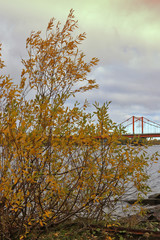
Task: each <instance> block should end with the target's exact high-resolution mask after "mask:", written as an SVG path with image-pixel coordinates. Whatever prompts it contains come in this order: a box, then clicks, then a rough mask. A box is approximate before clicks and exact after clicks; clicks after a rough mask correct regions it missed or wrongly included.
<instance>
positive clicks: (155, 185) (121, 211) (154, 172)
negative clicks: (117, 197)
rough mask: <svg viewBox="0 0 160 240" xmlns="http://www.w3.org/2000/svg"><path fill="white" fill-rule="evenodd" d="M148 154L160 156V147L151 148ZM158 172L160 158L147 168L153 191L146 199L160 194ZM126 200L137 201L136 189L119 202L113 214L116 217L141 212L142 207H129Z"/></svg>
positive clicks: (129, 191)
mask: <svg viewBox="0 0 160 240" xmlns="http://www.w3.org/2000/svg"><path fill="white" fill-rule="evenodd" d="M146 152H147V154H148V155H149V156H151V155H152V154H154V153H155V152H157V153H158V154H159V155H160V145H154V146H150V147H148V148H147V149H146ZM149 162H150V161H149ZM158 171H160V156H159V157H158V161H157V162H153V163H151V164H149V166H148V168H147V173H148V175H149V176H150V178H149V180H148V182H147V184H148V186H149V187H150V189H151V191H150V192H148V194H147V196H145V198H147V197H148V196H149V195H151V194H154V193H160V172H158ZM126 199H137V192H136V191H135V189H134V187H131V188H130V189H129V190H127V192H126V194H125V196H124V198H123V200H122V201H120V202H118V204H117V207H116V210H115V211H114V214H113V215H115V217H117V216H121V217H122V216H129V215H133V214H135V213H136V212H139V210H140V208H141V207H140V206H139V205H136V206H132V205H128V204H127V203H126V202H125V201H124V200H126ZM126 206H128V207H127V208H126ZM126 209H127V211H126Z"/></svg>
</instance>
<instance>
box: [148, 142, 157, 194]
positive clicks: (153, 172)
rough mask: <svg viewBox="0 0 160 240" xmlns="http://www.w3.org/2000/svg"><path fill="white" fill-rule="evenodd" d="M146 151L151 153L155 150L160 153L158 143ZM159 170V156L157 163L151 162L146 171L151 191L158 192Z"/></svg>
mask: <svg viewBox="0 0 160 240" xmlns="http://www.w3.org/2000/svg"><path fill="white" fill-rule="evenodd" d="M147 152H148V153H149V154H150V155H152V154H154V153H155V152H158V153H159V154H160V145H154V146H151V147H149V148H148V149H147ZM159 170H160V157H159V160H158V162H157V163H153V164H152V165H151V166H149V168H148V173H149V176H150V179H149V181H148V185H149V187H150V188H151V189H152V192H153V193H160V173H158V171H159Z"/></svg>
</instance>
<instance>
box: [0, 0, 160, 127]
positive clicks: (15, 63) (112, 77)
mask: <svg viewBox="0 0 160 240" xmlns="http://www.w3.org/2000/svg"><path fill="white" fill-rule="evenodd" d="M71 8H73V9H74V10H75V16H76V19H77V20H78V22H79V31H80V32H84V31H85V32H86V33H87V39H86V40H85V41H84V42H83V46H82V49H83V50H84V52H85V53H86V55H87V58H88V59H89V58H91V57H98V58H99V59H100V62H99V65H98V66H97V67H96V68H95V69H94V71H93V72H92V77H93V78H95V79H96V80H97V83H98V84H99V89H98V90H94V91H90V92H87V93H85V94H83V95H79V96H78V97H77V99H78V100H79V101H82V99H83V100H84V99H85V98H87V99H88V101H89V102H94V101H99V102H100V103H103V102H104V101H112V103H111V105H110V109H109V113H110V116H111V118H112V119H113V121H115V122H118V123H120V122H122V121H124V120H125V119H127V118H128V117H130V116H132V115H135V116H145V117H147V118H149V119H151V120H153V121H157V122H159V123H160V0H98V1H97V0H96V1H94V0H27V1H26V0H14V1H13V0H0V42H1V43H2V49H3V52H2V53H3V59H4V60H5V64H6V65H7V72H8V73H10V74H11V76H12V77H13V79H14V81H15V82H19V79H20V70H21V68H22V66H21V58H25V57H26V49H25V41H26V38H27V37H28V36H29V35H30V32H31V30H35V31H37V30H42V31H43V30H44V31H45V28H46V26H47V24H48V22H49V20H50V19H51V18H52V17H55V18H56V19H57V20H60V21H61V22H62V24H63V23H64V21H65V20H66V18H67V15H68V13H69V10H70V9H71Z"/></svg>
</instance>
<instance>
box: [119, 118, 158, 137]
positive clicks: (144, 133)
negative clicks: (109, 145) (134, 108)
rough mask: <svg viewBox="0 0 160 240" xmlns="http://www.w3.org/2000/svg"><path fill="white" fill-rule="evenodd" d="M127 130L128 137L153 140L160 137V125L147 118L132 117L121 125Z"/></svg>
mask: <svg viewBox="0 0 160 240" xmlns="http://www.w3.org/2000/svg"><path fill="white" fill-rule="evenodd" d="M120 126H121V127H124V128H125V131H126V133H125V134H124V135H125V136H126V137H129V138H133V137H143V138H152V137H160V123H156V122H154V121H152V120H149V119H147V118H145V117H136V116H132V117H130V118H128V119H127V120H125V121H123V122H122V123H121V124H120Z"/></svg>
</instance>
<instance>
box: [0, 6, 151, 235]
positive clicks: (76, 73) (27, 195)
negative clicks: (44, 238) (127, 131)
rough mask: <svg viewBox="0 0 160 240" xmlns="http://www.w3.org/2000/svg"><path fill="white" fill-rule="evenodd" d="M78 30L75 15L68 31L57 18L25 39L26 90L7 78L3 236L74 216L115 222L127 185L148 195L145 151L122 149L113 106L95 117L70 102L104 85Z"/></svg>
mask: <svg viewBox="0 0 160 240" xmlns="http://www.w3.org/2000/svg"><path fill="white" fill-rule="evenodd" d="M76 28H77V21H76V20H75V18H74V13H73V10H71V11H70V13H69V15H68V18H67V20H66V23H65V24H64V26H63V27H61V24H60V23H59V22H58V23H56V22H55V20H54V19H51V21H50V22H49V24H48V27H47V30H46V37H45V39H43V38H42V37H41V32H32V33H31V35H30V37H29V38H28V39H27V41H26V49H27V52H28V59H27V60H22V63H23V66H24V68H23V69H22V73H21V82H20V85H15V84H14V83H13V81H12V79H10V77H9V76H7V75H1V76H0V119H1V121H0V236H1V239H25V238H26V237H27V235H28V234H29V233H30V232H33V231H35V230H37V231H39V232H41V231H42V230H45V229H47V228H49V227H50V226H52V227H54V226H56V225H58V224H60V223H63V222H65V221H67V220H69V219H74V220H76V219H78V218H86V219H94V220H96V221H99V220H101V219H105V218H106V219H108V218H109V216H110V214H111V212H112V211H113V210H114V208H115V206H116V203H117V201H118V200H120V199H121V198H122V197H123V196H124V193H125V192H126V190H127V187H131V185H134V187H135V188H136V190H137V192H139V193H143V192H146V190H147V186H146V183H145V182H146V179H147V175H146V173H145V166H147V159H146V157H145V154H144V153H143V154H139V150H137V148H135V147H131V146H129V145H124V146H123V145H120V142H119V139H120V138H121V133H120V131H119V130H118V128H117V126H116V124H114V123H113V122H112V121H111V119H110V118H109V115H108V103H104V104H103V105H102V106H99V104H98V103H95V104H94V107H95V111H94V112H93V113H88V111H87V102H86V101H85V102H84V104H83V105H82V106H81V105H79V104H78V103H77V102H75V104H74V105H73V107H70V108H69V107H67V104H66V101H67V99H69V98H70V97H74V96H75V95H76V94H77V93H78V92H85V91H88V90H91V89H93V88H97V84H96V82H95V80H92V79H89V78H88V73H90V71H91V70H92V68H93V67H94V66H96V65H97V63H98V59H97V58H92V59H91V61H90V62H86V61H85V54H84V53H83V52H82V51H80V49H79V45H80V44H81V43H82V41H83V40H84V39H85V33H83V34H80V35H78V36H75V29H76ZM0 57H1V55H0ZM3 67H4V63H3V61H2V59H1V60H0V68H1V69H2V68H3ZM72 99H74V98H72ZM107 217H108V218H107Z"/></svg>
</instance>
